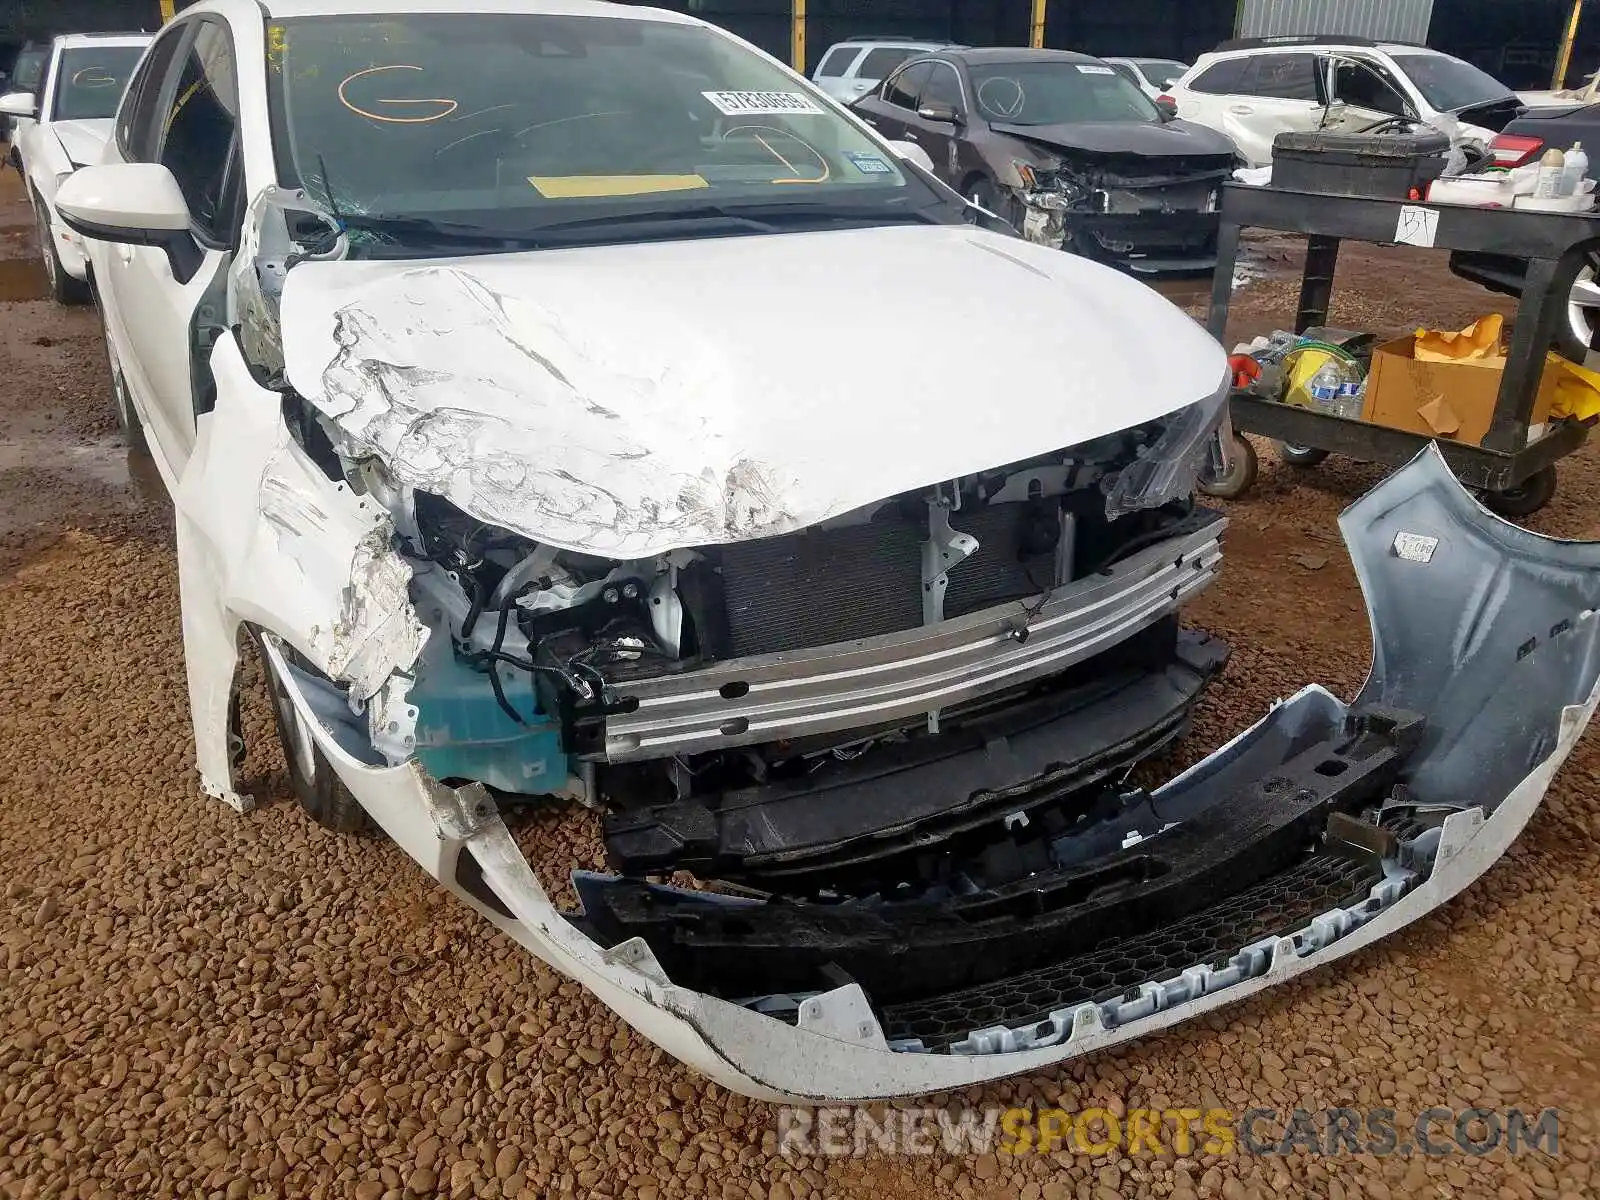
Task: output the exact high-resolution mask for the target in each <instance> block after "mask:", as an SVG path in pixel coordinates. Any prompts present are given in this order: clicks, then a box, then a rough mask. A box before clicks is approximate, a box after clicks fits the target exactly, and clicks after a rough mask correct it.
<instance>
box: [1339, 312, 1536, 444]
mask: <svg viewBox="0 0 1600 1200" xmlns="http://www.w3.org/2000/svg"><path fill="white" fill-rule="evenodd" d="M1415 348H1416V338H1415V337H1411V336H1407V337H1403V338H1396V339H1395V340H1394V341H1392V342H1385V343H1383V345H1381V346H1378V347H1376V348H1375V349H1374V350H1373V351H1372V368H1371V370H1370V371H1369V372H1368V373H1367V394H1366V399H1365V404H1364V405H1363V407H1362V410H1361V419H1362V420H1363V421H1369V422H1371V423H1372V424H1374V425H1387V426H1389V427H1390V428H1392V429H1404V430H1406V431H1407V432H1408V433H1420V434H1422V435H1424V436H1425V437H1433V438H1452V439H1454V440H1455V441H1458V442H1467V443H1469V444H1471V445H1474V446H1478V445H1482V443H1483V439H1484V435H1485V434H1487V433H1488V432H1489V426H1490V425H1491V424H1493V423H1494V406H1495V401H1496V399H1498V397H1499V395H1500V376H1501V373H1502V372H1503V371H1504V369H1505V363H1506V360H1505V359H1504V358H1503V357H1501V358H1493V359H1489V360H1487V361H1479V362H1471V361H1467V362H1418V361H1417V360H1416V358H1414V357H1413V355H1412V351H1413V350H1414V349H1415ZM1560 376H1561V368H1560V367H1559V366H1556V365H1554V364H1552V363H1550V362H1549V361H1548V359H1547V360H1546V362H1545V368H1544V374H1543V376H1542V377H1541V378H1540V381H1539V394H1538V396H1537V397H1535V399H1534V403H1533V413H1532V415H1531V416H1530V417H1529V418H1528V424H1529V425H1530V426H1536V425H1540V424H1543V423H1544V422H1545V421H1548V420H1549V419H1550V401H1551V398H1552V396H1553V395H1554V393H1555V387H1556V381H1557V380H1558V379H1559V378H1560Z"/></svg>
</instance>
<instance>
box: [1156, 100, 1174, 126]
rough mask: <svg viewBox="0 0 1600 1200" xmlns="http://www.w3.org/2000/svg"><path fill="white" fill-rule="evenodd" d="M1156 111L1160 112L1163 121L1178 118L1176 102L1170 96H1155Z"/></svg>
mask: <svg viewBox="0 0 1600 1200" xmlns="http://www.w3.org/2000/svg"><path fill="white" fill-rule="evenodd" d="M1155 105H1156V111H1157V112H1158V113H1160V114H1161V119H1162V120H1163V121H1176V120H1177V119H1178V102H1177V101H1176V100H1174V99H1173V98H1172V97H1171V96H1157V97H1156V101H1155Z"/></svg>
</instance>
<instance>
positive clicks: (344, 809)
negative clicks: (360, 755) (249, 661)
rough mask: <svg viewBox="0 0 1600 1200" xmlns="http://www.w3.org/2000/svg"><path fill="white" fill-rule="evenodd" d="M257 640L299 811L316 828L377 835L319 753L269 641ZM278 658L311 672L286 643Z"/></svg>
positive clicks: (259, 636) (257, 637) (280, 647)
mask: <svg viewBox="0 0 1600 1200" xmlns="http://www.w3.org/2000/svg"><path fill="white" fill-rule="evenodd" d="M253 636H254V638H255V641H256V653H257V654H258V656H259V657H260V660H261V673H262V674H263V675H264V676H265V677H266V680H267V693H268V695H270V696H271V697H272V714H273V716H274V717H276V718H277V726H278V744H279V745H280V746H282V747H283V757H284V761H285V762H287V763H288V766H289V786H290V787H292V788H293V789H294V796H295V799H296V800H298V801H299V802H300V807H301V808H303V809H305V811H306V815H307V816H309V817H310V818H311V819H312V820H313V821H315V822H316V823H317V824H318V825H321V826H322V827H323V828H324V829H331V830H333V831H334V832H335V833H351V834H358V835H361V836H369V835H371V834H375V833H377V832H378V827H377V824H376V823H375V822H374V821H373V819H372V818H371V817H370V816H368V815H367V810H366V809H364V808H362V807H361V802H360V801H359V800H357V799H356V798H355V795H354V794H353V793H352V792H351V791H350V789H349V788H347V787H345V785H344V781H343V780H341V779H340V778H339V776H338V775H337V774H336V773H335V772H334V769H333V764H332V763H330V762H329V761H328V760H327V758H326V756H324V755H323V753H322V751H321V750H320V749H318V748H317V743H316V740H315V739H314V738H313V737H312V734H311V729H310V727H309V725H308V724H307V723H306V720H305V719H304V718H303V717H302V716H301V715H300V710H299V709H297V708H296V707H295V706H294V701H293V699H291V698H290V696H289V685H288V683H287V682H286V681H285V680H284V679H283V678H282V677H281V676H280V675H279V674H278V671H277V669H276V668H275V667H274V666H273V663H272V659H271V658H270V657H269V656H268V654H267V652H266V649H265V645H264V639H265V637H266V636H267V635H265V634H262V633H259V632H253ZM278 652H279V653H280V654H281V655H282V656H283V658H284V659H285V661H287V662H289V663H291V664H293V665H294V666H295V667H297V668H300V669H304V670H307V671H310V670H312V669H313V668H312V667H311V665H310V664H309V663H306V662H304V660H302V659H301V658H300V655H299V654H298V653H296V651H295V650H294V648H293V647H291V646H289V645H286V644H285V643H282V642H279V643H278Z"/></svg>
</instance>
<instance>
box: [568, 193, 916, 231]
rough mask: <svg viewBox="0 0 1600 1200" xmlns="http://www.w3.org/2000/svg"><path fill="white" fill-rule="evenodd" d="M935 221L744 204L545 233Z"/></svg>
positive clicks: (869, 211)
mask: <svg viewBox="0 0 1600 1200" xmlns="http://www.w3.org/2000/svg"><path fill="white" fill-rule="evenodd" d="M932 220H933V218H931V217H930V216H928V215H927V214H926V213H924V212H921V211H920V210H916V209H900V210H896V209H893V208H889V207H887V206H885V205H881V204H833V203H829V202H827V201H812V202H809V203H808V202H805V201H799V202H794V201H783V202H768V203H755V204H740V205H738V206H736V207H725V206H723V205H718V204H697V205H695V206H693V207H692V208H681V209H667V210H664V211H661V212H643V213H612V214H610V215H607V216H594V217H578V218H575V219H573V220H570V221H556V222H553V223H552V224H549V225H541V226H540V227H539V231H540V233H544V234H549V233H556V234H560V233H564V232H567V231H569V230H571V231H576V230H584V229H604V228H607V227H610V226H616V227H619V229H620V231H623V232H632V233H636V232H638V231H639V229H640V227H654V226H660V227H662V228H663V229H666V228H670V227H673V226H677V225H680V224H689V225H700V224H724V225H726V226H728V227H730V228H738V229H744V230H748V231H749V232H751V233H781V232H783V231H784V230H785V229H792V228H794V227H796V226H804V225H833V224H840V223H848V224H852V225H860V224H883V225H888V224H902V223H905V222H916V223H918V224H922V223H928V222H930V221H932Z"/></svg>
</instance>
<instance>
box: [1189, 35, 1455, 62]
mask: <svg viewBox="0 0 1600 1200" xmlns="http://www.w3.org/2000/svg"><path fill="white" fill-rule="evenodd" d="M1319 50H1381V51H1383V53H1385V54H1434V55H1438V56H1439V57H1441V58H1448V57H1449V55H1447V54H1445V52H1444V51H1443V50H1435V49H1434V48H1433V47H1432V46H1422V45H1418V44H1416V43H1414V42H1369V41H1363V40H1362V39H1360V38H1351V39H1349V40H1348V41H1346V40H1345V39H1343V38H1337V37H1321V38H1317V39H1315V40H1309V39H1308V40H1304V41H1295V40H1289V39H1285V40H1283V41H1280V42H1266V43H1264V44H1262V45H1259V46H1226V45H1225V46H1222V47H1219V48H1218V49H1216V50H1209V51H1207V52H1206V53H1205V54H1202V55H1201V56H1200V57H1201V58H1205V59H1211V58H1243V57H1248V56H1250V55H1253V54H1294V53H1302V54H1315V53H1316V52H1317V51H1319Z"/></svg>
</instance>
